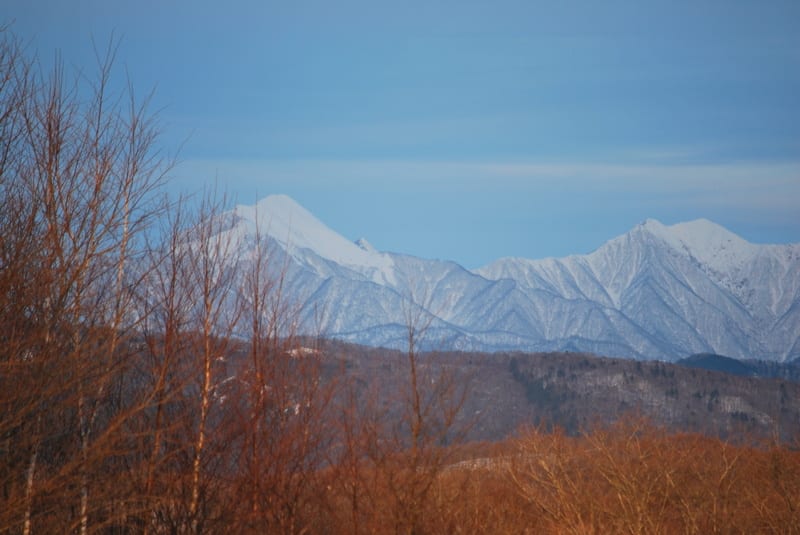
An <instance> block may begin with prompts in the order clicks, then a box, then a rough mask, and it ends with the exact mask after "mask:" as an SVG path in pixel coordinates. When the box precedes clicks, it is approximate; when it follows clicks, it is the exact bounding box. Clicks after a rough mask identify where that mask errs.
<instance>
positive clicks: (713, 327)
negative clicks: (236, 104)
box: [230, 195, 800, 361]
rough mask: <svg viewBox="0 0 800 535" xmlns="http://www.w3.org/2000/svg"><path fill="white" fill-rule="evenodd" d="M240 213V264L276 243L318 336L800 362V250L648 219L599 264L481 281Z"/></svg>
mask: <svg viewBox="0 0 800 535" xmlns="http://www.w3.org/2000/svg"><path fill="white" fill-rule="evenodd" d="M230 216H231V221H232V227H231V230H230V232H231V233H232V236H235V237H236V239H237V240H238V243H239V245H238V247H239V248H238V254H240V257H241V258H245V259H246V258H247V252H248V247H251V246H252V239H251V238H252V236H253V235H254V232H255V228H256V227H258V228H260V230H261V233H262V234H263V235H266V236H268V240H269V243H270V248H271V265H272V269H274V270H276V273H277V272H278V271H280V272H282V273H283V275H284V278H285V280H284V291H285V292H286V295H288V296H290V297H291V299H293V300H294V301H296V302H298V303H301V304H302V305H303V308H302V312H301V330H302V331H303V332H306V333H309V334H321V335H323V336H328V337H333V338H338V339H341V340H346V341H350V342H356V343H360V344H366V345H372V346H386V347H394V348H404V347H405V344H406V337H407V325H408V324H409V323H412V324H415V327H417V328H420V327H425V328H426V329H425V337H424V344H425V345H426V346H427V347H429V348H439V349H449V350H469V351H507V350H520V351H574V352H590V353H595V354H601V355H609V356H620V357H629V358H635V359H661V360H677V359H680V358H684V357H687V356H689V355H691V354H695V353H716V354H722V355H727V356H730V357H734V358H740V359H741V358H747V359H764V360H773V361H786V360H792V359H795V358H797V357H800V244H791V245H756V244H752V243H748V242H747V241H745V240H743V239H742V238H740V237H738V236H736V235H735V234H732V233H731V232H729V231H727V230H726V229H724V228H722V227H720V226H719V225H716V224H714V223H712V222H710V221H706V220H697V221H692V222H689V223H681V224H678V225H673V226H664V225H662V224H661V223H659V222H657V221H654V220H648V221H646V222H644V223H642V224H640V225H638V226H637V227H635V228H634V229H632V230H631V231H629V232H628V233H626V234H624V235H622V236H619V237H617V238H614V239H612V240H610V241H609V242H607V243H606V244H604V245H602V246H601V247H600V248H598V249H597V250H596V251H594V252H592V253H591V254H588V255H576V256H569V257H566V258H561V259H553V258H548V259H544V260H528V259H521V258H504V259H500V260H497V261H496V262H493V263H491V264H489V265H487V266H485V267H483V268H481V269H478V270H475V271H470V270H467V269H465V268H463V267H462V266H460V265H458V264H456V263H454V262H445V261H439V260H426V259H421V258H416V257H413V256H407V255H402V254H394V253H386V252H380V251H377V250H375V248H374V247H372V245H370V244H369V242H367V241H366V240H365V239H361V240H358V241H357V242H352V241H349V240H347V239H345V238H344V237H342V236H341V235H339V234H337V233H336V232H334V231H333V230H331V229H329V228H328V227H327V226H325V225H324V224H323V223H322V222H320V221H319V220H317V219H316V218H315V217H314V216H313V215H312V214H311V213H309V212H308V211H307V210H305V209H304V208H302V207H301V206H300V205H298V204H297V203H295V202H294V201H293V200H292V199H290V198H289V197H286V196H283V195H274V196H270V197H267V198H265V199H263V200H262V201H260V202H259V203H258V204H257V205H256V206H237V207H236V208H235V209H234V210H233V211H232V212H231V214H230Z"/></svg>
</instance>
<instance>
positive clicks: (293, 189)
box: [0, 0, 800, 267]
mask: <svg viewBox="0 0 800 535" xmlns="http://www.w3.org/2000/svg"><path fill="white" fill-rule="evenodd" d="M0 20H13V21H14V23H13V25H12V29H13V30H14V31H15V33H17V34H18V36H20V37H21V38H22V39H23V40H24V41H25V42H26V43H28V46H29V47H30V50H32V51H38V54H39V56H40V57H41V58H42V63H44V64H46V63H47V62H48V61H50V60H51V59H52V57H53V55H54V50H56V49H58V50H60V53H61V55H62V57H63V59H64V60H65V62H66V63H67V64H68V65H74V66H76V67H78V68H79V69H81V70H84V71H87V72H91V69H92V67H93V65H94V52H93V48H92V38H94V40H95V41H96V42H98V43H100V44H101V45H103V44H105V43H107V42H108V40H109V38H110V36H111V34H112V31H113V32H114V34H115V35H116V36H118V37H121V46H120V48H119V52H118V61H117V74H118V80H120V81H123V82H124V79H125V76H129V77H130V79H131V81H132V83H133V85H134V87H135V88H136V91H137V94H141V95H144V94H146V93H147V92H149V91H150V90H153V89H154V90H155V97H154V108H157V109H158V110H160V111H159V116H160V120H161V124H162V129H163V135H162V137H161V143H162V145H163V146H164V149H165V150H167V151H175V150H177V149H178V148H179V147H180V161H181V163H180V164H179V166H178V167H177V168H176V169H175V171H174V173H173V175H174V179H173V181H172V186H171V188H172V189H173V191H175V192H178V191H182V190H185V191H194V190H197V189H200V188H202V187H203V184H205V183H212V182H213V181H214V180H218V181H219V183H220V184H222V185H223V186H224V187H225V188H226V189H227V190H228V191H229V192H230V193H232V194H233V195H234V196H235V197H236V200H237V201H238V202H240V203H245V204H251V203H253V202H255V200H257V198H259V197H262V196H265V195H268V194H270V193H286V194H289V195H291V196H292V197H293V198H295V200H297V201H298V202H299V203H300V204H303V205H304V206H306V207H307V208H308V209H309V210H311V211H312V212H313V213H315V214H316V215H317V216H318V217H319V218H320V219H322V220H323V221H324V222H326V223H327V224H328V225H329V226H331V227H332V228H333V229H335V230H337V231H339V232H340V233H342V234H344V235H345V236H347V237H349V238H352V239H356V238H358V237H361V236H364V237H366V238H367V239H368V240H369V241H371V242H372V243H373V244H374V245H375V246H376V247H377V248H378V249H382V250H392V251H399V252H406V253H410V254H415V255H419V256H424V257H432V258H447V259H453V260H456V261H458V262H460V263H462V264H464V265H466V266H467V267H478V266H480V265H483V264H485V263H488V262H489V261H491V260H492V259H495V258H498V257H501V256H524V257H529V258H540V257H545V256H562V255H566V254H569V253H586V252H589V251H591V250H593V249H595V248H596V247H598V246H599V245H601V244H602V243H603V242H604V241H605V240H607V239H609V238H611V237H613V236H615V235H618V234H621V233H623V232H625V231H627V230H628V229H630V228H631V227H632V226H634V225H635V224H637V223H638V222H640V221H642V220H644V219H646V218H656V219H659V220H661V221H662V222H664V223H668V224H669V223H676V222H679V221H684V220H689V219H694V218H698V217H706V218H708V219H712V220H714V221H717V222H718V223H721V224H723V225H725V226H726V227H728V228H730V229H731V230H733V231H734V232H736V233H738V234H740V235H742V236H743V237H745V238H747V239H749V240H751V241H756V242H790V241H792V242H800V31H798V28H800V2H797V1H796V0H791V1H785V2H784V1H769V0H766V1H764V2H752V1H736V0H726V1H703V0H694V1H680V0H672V1H664V2H660V1H659V2H656V1H646V0H640V1H621V2H614V1H609V2H591V1H584V2H575V1H560V2H544V1H533V0H529V1H518V2H517V1H506V0H495V1H492V2H489V1H485V2H472V1H469V0H462V1H434V0H429V1H424V2H422V1H416V0H406V1H404V2H382V1H375V0H373V1H348V0H343V1H303V0H294V1H280V2H279V1H238V0H229V1H226V2H217V1H213V2H210V1H198V0H194V1H188V0H173V1H155V0H140V1H137V2H122V1H112V0H105V1H101V0H86V1H74V2H70V1H59V0H49V1H45V0H5V1H4V2H3V7H2V8H0ZM126 73H127V74H126Z"/></svg>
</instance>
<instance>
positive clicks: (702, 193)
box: [176, 160, 800, 208]
mask: <svg viewBox="0 0 800 535" xmlns="http://www.w3.org/2000/svg"><path fill="white" fill-rule="evenodd" d="M176 174H177V176H178V179H179V180H178V182H179V184H180V185H181V186H182V187H184V188H189V189H190V188H191V187H192V186H193V185H194V184H197V182H196V181H197V180H205V179H208V178H212V177H214V176H218V177H219V178H220V179H221V180H222V181H223V182H224V183H225V184H227V186H228V187H229V189H230V190H231V191H233V192H234V193H238V194H239V195H246V196H250V195H253V194H256V193H259V194H262V195H266V194H268V193H271V192H273V191H284V190H293V191H299V190H303V189H306V188H308V189H314V190H323V191H326V190H332V191H336V190H339V189H358V190H360V191H371V190H378V191H381V192H386V191H392V190H394V189H397V190H402V191H418V192H420V193H425V192H441V191H458V190H459V189H462V190H468V191H484V190H485V191H499V190H505V191H519V192H525V191H531V192H537V191H538V192H541V191H548V192H557V191H563V192H566V193H569V192H573V193H574V192H600V193H605V194H613V193H625V194H640V195H664V196H668V197H671V198H673V199H674V200H675V201H676V202H686V201H691V202H698V201H704V202H711V203H713V204H715V205H724V204H729V205H731V207H741V206H747V205H751V206H754V207H755V206H758V207H761V208H764V207H770V206H775V207H784V208H785V207H798V208H800V162H782V163H743V164H739V163H726V164H671V163H663V164H654V163H649V164H640V163H631V164H625V163H621V164H609V163H592V162H585V163H568V162H534V163H526V162H500V161H495V162H457V161H398V160H373V161H340V160H333V161H263V160H259V161H257V160H190V161H186V162H184V163H183V164H182V165H181V166H180V167H179V169H178V170H177V172H176Z"/></svg>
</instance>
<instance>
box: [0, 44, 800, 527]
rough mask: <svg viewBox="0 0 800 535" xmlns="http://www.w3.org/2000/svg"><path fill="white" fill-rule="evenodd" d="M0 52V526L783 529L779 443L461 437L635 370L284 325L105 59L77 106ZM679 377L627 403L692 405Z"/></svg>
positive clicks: (257, 256)
mask: <svg viewBox="0 0 800 535" xmlns="http://www.w3.org/2000/svg"><path fill="white" fill-rule="evenodd" d="M20 50H21V49H20V47H19V45H18V44H17V43H16V42H15V41H14V39H13V38H12V37H9V36H7V35H5V36H4V37H3V41H2V42H0V202H1V203H2V204H1V206H2V209H0V533H15V534H16V533H24V534H29V533H60V532H70V533H71V532H79V533H81V534H85V533H223V532H225V533H354V534H357V533H409V534H410V533H547V532H551V533H562V532H580V533H595V532H597V533H606V532H632V533H674V532H694V533H712V532H747V533H753V532H779V533H787V532H793V530H794V531H797V528H796V526H798V525H800V518H798V515H800V512H799V509H798V508H800V454H798V452H797V451H796V450H795V449H792V448H790V447H788V446H787V445H786V444H785V443H766V444H760V445H759V444H756V445H753V444H746V443H744V441H741V442H740V443H738V444H733V443H729V442H726V441H724V440H722V439H721V438H709V437H707V436H703V435H700V434H675V433H670V432H667V431H665V430H664V429H661V428H659V427H655V426H651V425H648V424H645V423H643V422H641V421H638V420H625V421H623V422H622V423H618V424H615V425H613V426H611V427H603V426H598V427H596V428H595V429H594V430H592V431H591V432H587V433H583V434H576V433H572V434H571V435H568V434H566V433H564V432H561V431H559V430H558V429H557V428H556V429H554V430H552V431H549V432H545V431H544V430H543V429H533V430H528V431H524V432H521V433H519V434H518V436H517V438H513V439H504V440H497V441H496V442H495V443H486V442H482V443H479V442H472V443H468V442H465V438H467V437H470V436H471V437H480V436H484V437H485V438H493V439H498V438H502V437H504V436H505V435H506V434H507V433H508V431H510V428H509V424H508V422H505V423H497V422H492V421H491V420H492V419H493V418H495V417H497V416H498V415H500V414H501V413H503V411H509V410H510V407H512V405H513V404H514V403H518V402H519V407H521V408H523V402H522V401H519V400H520V399H521V400H524V403H528V404H534V403H540V405H541V406H540V407H539V409H540V410H541V411H547V410H550V409H552V408H554V407H556V408H558V407H561V408H562V409H563V408H565V407H567V408H569V410H570V411H574V410H577V409H575V407H576V405H575V396H573V395H572V394H569V392H578V391H580V392H581V393H583V394H585V393H586V388H588V387H587V385H590V384H591V385H594V387H595V388H600V387H602V386H603V385H605V384H606V383H608V384H610V385H612V386H614V385H616V386H617V387H619V385H624V383H625V381H626V380H629V381H633V382H636V381H639V380H640V379H641V376H639V375H636V374H635V373H633V372H632V371H631V370H630V369H628V368H625V366H626V365H623V364H621V363H618V362H617V361H614V362H613V363H611V364H609V362H611V361H602V364H601V367H602V366H606V365H608V366H611V367H615V370H616V371H615V374H616V375H613V377H617V376H619V378H621V379H620V380H621V381H622V382H621V383H619V384H617V383H618V382H619V381H616V379H615V380H614V381H611V382H610V383H609V381H608V380H606V379H604V378H603V377H606V376H603V375H602V374H600V375H598V376H592V381H594V382H593V383H592V382H587V381H583V382H581V381H580V380H579V374H580V373H582V372H581V370H584V369H592V370H594V368H597V366H598V364H597V362H600V361H589V360H586V359H587V358H588V357H585V356H571V357H569V358H567V357H565V358H564V359H563V360H561V361H559V362H561V366H562V367H561V368H558V367H555V366H554V365H551V366H550V367H548V366H546V365H542V366H536V365H534V364H535V357H529V358H527V360H526V358H523V356H508V355H506V356H502V355H501V356H496V357H486V356H483V357H479V356H475V355H464V354H445V353H419V352H418V351H417V346H418V343H419V337H421V336H423V335H424V334H425V330H426V325H427V323H426V318H425V317H424V315H420V314H417V313H416V312H415V311H416V309H414V308H413V304H412V305H409V314H408V325H407V327H408V349H407V351H405V352H402V353H401V352H392V351H385V350H367V349H364V348H357V347H353V346H347V345H343V344H336V343H330V342H325V341H321V340H313V339H309V338H301V337H298V336H297V324H296V320H297V317H298V311H297V308H296V307H295V305H294V304H293V303H291V302H289V301H287V300H286V298H285V295H284V292H283V285H284V277H285V275H286V266H285V265H275V261H274V258H275V255H272V254H271V250H270V246H269V241H268V240H267V239H266V238H265V237H263V236H261V235H259V234H256V236H255V242H254V243H252V244H250V245H252V247H250V248H249V249H248V250H249V251H251V253H250V256H249V257H247V258H236V257H235V256H234V255H232V254H231V252H232V251H234V250H238V247H237V246H238V243H237V242H236V239H237V238H236V237H235V236H232V235H230V234H229V233H228V232H227V230H228V228H229V227H228V226H227V222H226V220H225V217H224V215H223V214H222V213H221V208H222V206H223V204H224V203H223V202H221V201H218V200H217V199H216V197H215V196H214V195H213V194H209V195H207V196H206V197H204V199H202V200H201V202H200V205H199V208H198V209H197V210H196V211H192V210H189V209H188V208H187V204H185V203H183V202H178V203H169V202H165V201H162V200H161V194H162V190H161V185H162V181H163V177H164V173H165V172H166V171H167V170H168V169H169V162H166V161H164V160H162V159H160V158H159V156H158V151H157V150H156V148H155V147H154V145H153V143H154V140H155V130H154V127H153V124H152V123H151V121H150V118H149V116H148V115H147V114H146V113H145V108H144V107H142V106H140V105H138V104H136V102H135V101H134V100H133V98H132V97H131V98H130V99H129V100H127V101H126V100H124V99H122V100H120V99H119V98H118V97H116V96H114V97H112V96H110V95H109V94H108V88H109V81H108V80H109V76H110V68H111V63H112V62H111V61H110V59H111V57H112V56H113V53H111V52H110V53H109V54H108V55H107V57H108V58H109V59H108V60H107V61H106V60H104V61H102V62H101V63H100V69H99V75H98V78H97V83H96V85H95V86H94V88H93V89H94V91H93V93H92V96H91V98H89V100H88V101H87V102H84V101H82V100H81V99H80V98H79V97H78V95H79V94H82V93H81V92H80V91H78V90H77V89H74V88H73V87H72V86H70V84H69V83H68V82H67V80H66V77H65V75H64V72H63V68H62V67H61V66H57V67H56V68H55V69H54V71H53V73H52V75H51V76H45V75H42V74H39V73H36V72H35V71H34V69H33V67H32V63H31V62H30V61H27V60H26V59H25V58H24V57H23V56H22V54H21V53H20ZM125 102H127V104H125V105H122V104H120V103H125ZM549 364H552V363H549ZM617 366H618V368H617ZM630 366H634V364H631V365H630ZM647 366H649V365H647ZM647 366H645V368H646V370H645V371H644V372H642V373H644V374H648V373H649V372H648V371H647V370H649V368H648V367H647ZM593 367H594V368H593ZM623 368H625V369H623ZM654 369H656V370H657V372H656V373H655V374H651V375H654V376H657V377H659V378H662V377H669V373H670V370H667V371H664V370H661V369H660V368H654ZM617 372H618V373H617ZM686 373H690V372H688V371H687V372H686ZM692 373H693V372H692ZM560 375H562V376H563V379H564V381H565V382H563V383H560V384H561V387H558V384H559V383H558V381H557V380H556V379H558V378H559V376H560ZM473 379H476V380H475V381H473ZM669 379H670V380H672V379H674V376H673V377H669ZM679 379H680V376H679ZM615 381H616V382H615ZM676 381H677V380H676ZM636 384H639V383H636ZM564 385H567V387H564ZM687 385H688V383H685V382H675V385H674V392H673V390H670V389H668V390H666V391H665V392H660V391H659V395H658V396H656V395H655V394H653V392H651V391H650V390H652V389H650V390H648V391H647V392H648V396H649V398H648V399H652V400H655V401H654V405H653V406H654V407H655V406H658V407H660V406H662V405H663V404H664V400H676V399H677V400H680V402H681V403H687V404H688V403H694V402H693V401H692V399H694V398H695V397H697V396H694V395H693V394H692V393H687V392H688V391H687V392H684V390H687V389H691V385H688V386H687ZM737 385H739V383H735V384H734V387H736V388H738V386H737ZM606 386H608V385H606ZM795 387H796V385H790V386H786V385H783V387H782V388H781V390H780V397H779V398H776V401H775V407H774V409H775V411H776V412H780V415H779V416H780V418H782V420H781V419H779V420H777V421H779V422H782V421H784V420H789V419H791V415H792V414H793V413H792V412H791V411H792V410H794V409H793V405H792V403H795V401H796V397H797V396H796V395H795V394H796V388H795ZM559 388H560V390H559ZM565 388H566V389H565ZM570 388H572V389H573V390H570ZM581 388H583V390H580V389H581ZM658 388H661V386H660V384H659V386H658ZM671 388H672V387H671ZM470 392H472V394H471V395H467V394H468V393H470ZM504 393H505V394H506V398H503V399H505V401H503V399H501V395H503V394H504ZM509 393H510V394H509ZM514 393H516V394H519V396H521V397H517V398H514V397H513V394H514ZM509 396H511V397H509ZM720 397H721V396H720V395H719V394H717V396H716V397H714V396H711V394H708V396H706V393H705V391H704V393H703V394H702V396H700V397H697V403H701V404H702V405H703V406H707V407H708V411H707V412H709V413H712V412H713V410H712V409H713V408H714V407H715V405H714V403H717V404H719V403H722V402H721V401H714V400H716V399H717V398H720ZM706 398H708V399H706ZM712 398H713V399H712ZM509 399H510V400H511V401H510V402H509V401H508V400H509ZM723 401H724V400H723ZM495 402H496V403H495ZM504 403H506V404H507V403H511V404H512V405H506V404H504ZM725 403H728V404H729V405H731V403H732V402H730V401H725ZM492 405H495V406H492ZM734 405H735V404H733V405H731V406H734ZM537 406H538V405H537ZM736 407H739V405H735V407H734V408H736ZM618 408H619V407H617V406H615V407H614V408H613V409H612V410H611V412H612V413H613V411H614V410H616V409H618ZM521 414H522V415H523V416H524V418H526V419H527V421H533V420H534V418H532V417H531V413H530V412H524V411H523V412H522V413H521ZM568 414H573V413H572V412H569V413H568ZM576 414H577V413H576ZM513 422H516V423H518V421H517V420H513V421H512V423H513ZM578 423H582V421H579V422H578ZM570 431H575V429H571V430H570Z"/></svg>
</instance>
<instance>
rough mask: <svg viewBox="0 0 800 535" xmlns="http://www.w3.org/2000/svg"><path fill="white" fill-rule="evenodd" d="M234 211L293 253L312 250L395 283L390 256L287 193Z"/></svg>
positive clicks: (382, 280) (243, 219)
mask: <svg viewBox="0 0 800 535" xmlns="http://www.w3.org/2000/svg"><path fill="white" fill-rule="evenodd" d="M234 213H235V214H236V216H238V217H239V218H240V220H241V221H242V222H243V224H244V225H245V226H246V228H247V229H249V230H250V231H252V230H253V229H254V228H255V225H258V226H259V228H260V229H261V231H262V232H263V233H264V234H266V235H269V236H271V237H272V238H274V239H275V240H277V241H278V242H279V243H280V244H281V245H282V246H283V247H284V248H285V249H287V250H288V251H289V252H290V253H292V252H294V251H300V250H303V249H308V250H311V251H313V252H314V253H315V254H316V255H318V256H320V257H322V258H324V259H327V260H330V261H332V262H335V263H337V264H340V265H342V266H346V267H348V268H351V269H354V270H355V271H359V272H361V273H363V274H367V275H369V278H370V279H371V280H373V281H374V282H376V283H388V284H394V282H395V278H394V269H393V262H392V259H391V257H390V256H388V255H386V254H382V253H379V252H377V251H376V250H375V249H374V248H372V247H371V246H369V248H367V247H361V246H359V245H357V244H355V243H353V242H351V241H350V240H347V239H345V238H344V237H342V236H341V235H340V234H337V233H336V232H334V231H333V230H331V229H330V228H328V227H327V226H326V225H325V224H324V223H322V222H321V221H320V220H319V219H317V218H316V217H314V215H312V214H311V212H309V211H308V210H306V209H305V208H303V207H302V206H300V205H299V204H297V203H296V202H295V201H294V200H293V199H291V198H290V197H288V196H287V195H270V196H269V197H266V198H264V199H262V200H261V201H259V202H258V203H257V204H256V205H255V206H243V205H239V206H237V207H236V208H235V209H234Z"/></svg>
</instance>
